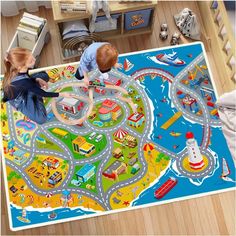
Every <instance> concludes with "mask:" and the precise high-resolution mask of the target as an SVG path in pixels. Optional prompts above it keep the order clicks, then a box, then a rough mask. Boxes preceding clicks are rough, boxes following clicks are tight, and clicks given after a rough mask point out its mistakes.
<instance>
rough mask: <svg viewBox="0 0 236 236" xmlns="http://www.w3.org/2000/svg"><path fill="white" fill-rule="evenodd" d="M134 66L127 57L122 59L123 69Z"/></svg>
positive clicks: (126, 69) (127, 69) (129, 68)
mask: <svg viewBox="0 0 236 236" xmlns="http://www.w3.org/2000/svg"><path fill="white" fill-rule="evenodd" d="M133 67H134V64H132V63H131V62H130V61H129V60H128V59H125V61H124V69H125V71H129V70H131V69H132V68H133Z"/></svg>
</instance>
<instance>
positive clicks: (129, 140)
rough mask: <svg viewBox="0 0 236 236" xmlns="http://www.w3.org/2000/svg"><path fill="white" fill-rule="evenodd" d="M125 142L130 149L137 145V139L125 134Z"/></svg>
mask: <svg viewBox="0 0 236 236" xmlns="http://www.w3.org/2000/svg"><path fill="white" fill-rule="evenodd" d="M125 140H126V146H128V147H130V148H135V147H136V146H137V145H138V143H137V139H136V138H135V137H134V136H132V135H130V134H127V135H126V136H125Z"/></svg>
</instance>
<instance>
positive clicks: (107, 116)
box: [98, 107, 111, 122]
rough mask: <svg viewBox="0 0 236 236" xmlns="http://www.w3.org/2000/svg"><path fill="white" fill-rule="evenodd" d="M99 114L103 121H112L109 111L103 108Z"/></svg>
mask: <svg viewBox="0 0 236 236" xmlns="http://www.w3.org/2000/svg"><path fill="white" fill-rule="evenodd" d="M98 113H99V118H100V120H101V121H103V122H108V121H110V120H111V112H110V111H109V110H108V109H106V108H104V107H101V108H100V109H99V110H98Z"/></svg>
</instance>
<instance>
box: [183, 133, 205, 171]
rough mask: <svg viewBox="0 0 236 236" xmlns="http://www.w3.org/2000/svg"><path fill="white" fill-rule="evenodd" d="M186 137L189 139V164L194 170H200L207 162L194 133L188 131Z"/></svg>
mask: <svg viewBox="0 0 236 236" xmlns="http://www.w3.org/2000/svg"><path fill="white" fill-rule="evenodd" d="M186 139H187V141H186V146H187V149H188V157H189V165H190V167H191V168H192V169H194V170H200V169H202V168H203V166H204V165H205V164H204V161H203V157H202V154H201V152H200V149H199V147H198V144H197V141H196V139H195V138H194V135H193V133H192V132H187V133H186Z"/></svg>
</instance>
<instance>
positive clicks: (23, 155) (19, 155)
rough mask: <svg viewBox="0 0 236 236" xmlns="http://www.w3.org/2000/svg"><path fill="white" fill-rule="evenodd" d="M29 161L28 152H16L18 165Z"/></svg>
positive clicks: (15, 157) (15, 159)
mask: <svg viewBox="0 0 236 236" xmlns="http://www.w3.org/2000/svg"><path fill="white" fill-rule="evenodd" d="M26 159H27V156H26V152H24V151H22V150H16V151H15V152H14V162H15V163H16V164H18V165H21V164H23V163H24V162H25V161H26Z"/></svg>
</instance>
